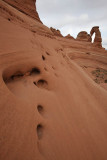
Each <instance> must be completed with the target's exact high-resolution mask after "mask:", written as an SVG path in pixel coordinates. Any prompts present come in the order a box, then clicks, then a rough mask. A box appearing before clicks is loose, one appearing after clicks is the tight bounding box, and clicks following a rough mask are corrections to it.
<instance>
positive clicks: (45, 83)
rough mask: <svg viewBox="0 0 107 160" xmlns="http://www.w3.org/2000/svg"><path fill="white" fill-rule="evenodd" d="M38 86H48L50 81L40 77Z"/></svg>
mask: <svg viewBox="0 0 107 160" xmlns="http://www.w3.org/2000/svg"><path fill="white" fill-rule="evenodd" d="M37 86H38V87H40V88H47V87H48V82H47V81H45V80H43V79H40V80H39V81H38V82H37Z"/></svg>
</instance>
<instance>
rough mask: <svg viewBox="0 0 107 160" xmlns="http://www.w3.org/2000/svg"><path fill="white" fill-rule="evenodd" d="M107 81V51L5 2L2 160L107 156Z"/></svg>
mask: <svg viewBox="0 0 107 160" xmlns="http://www.w3.org/2000/svg"><path fill="white" fill-rule="evenodd" d="M13 1H15V0H13ZM26 1H27V0H26ZM11 2H12V1H11ZM17 2H18V1H17ZM19 2H20V3H22V2H23V0H22V1H21V0H20V1H19ZM29 3H30V0H29ZM25 6H26V3H23V6H22V7H23V8H26V11H27V12H26V13H29V12H28V10H29V9H27V6H26V7H25ZM28 6H29V5H28ZM20 7H21V6H20V5H18V8H20ZM91 72H92V73H93V75H92V74H91ZM93 77H94V78H93ZM106 82H107V51H104V50H103V49H102V48H96V47H93V45H92V43H87V42H85V41H76V40H73V39H66V38H63V37H61V36H54V35H53V33H52V31H51V30H50V29H49V28H48V27H46V26H44V25H43V24H42V23H39V21H38V20H36V19H34V18H32V16H31V17H30V15H28V14H25V12H22V11H21V10H19V9H16V7H12V5H11V6H10V5H9V4H7V3H6V2H4V1H2V0H0V160H71V159H72V160H107V91H106V89H107V84H106ZM101 84H102V85H101Z"/></svg>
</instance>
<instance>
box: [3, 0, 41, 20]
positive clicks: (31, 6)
mask: <svg viewBox="0 0 107 160" xmlns="http://www.w3.org/2000/svg"><path fill="white" fill-rule="evenodd" d="M3 1H4V2H6V3H8V4H9V5H11V6H13V7H14V8H16V9H17V10H19V11H21V12H23V13H24V14H27V15H28V16H30V17H32V18H34V19H36V20H37V21H39V22H41V21H40V18H39V15H38V13H37V11H36V6H35V2H36V0H3Z"/></svg>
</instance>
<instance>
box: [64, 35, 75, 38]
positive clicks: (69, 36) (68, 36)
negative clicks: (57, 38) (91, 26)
mask: <svg viewBox="0 0 107 160" xmlns="http://www.w3.org/2000/svg"><path fill="white" fill-rule="evenodd" d="M65 38H67V39H75V38H74V37H72V36H71V35H70V34H68V35H67V36H65Z"/></svg>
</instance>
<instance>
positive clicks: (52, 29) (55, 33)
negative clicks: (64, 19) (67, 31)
mask: <svg viewBox="0 0 107 160" xmlns="http://www.w3.org/2000/svg"><path fill="white" fill-rule="evenodd" d="M50 30H51V31H52V32H53V33H54V35H55V36H59V37H63V36H62V34H61V32H60V30H58V29H55V28H52V27H51V28H50Z"/></svg>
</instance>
